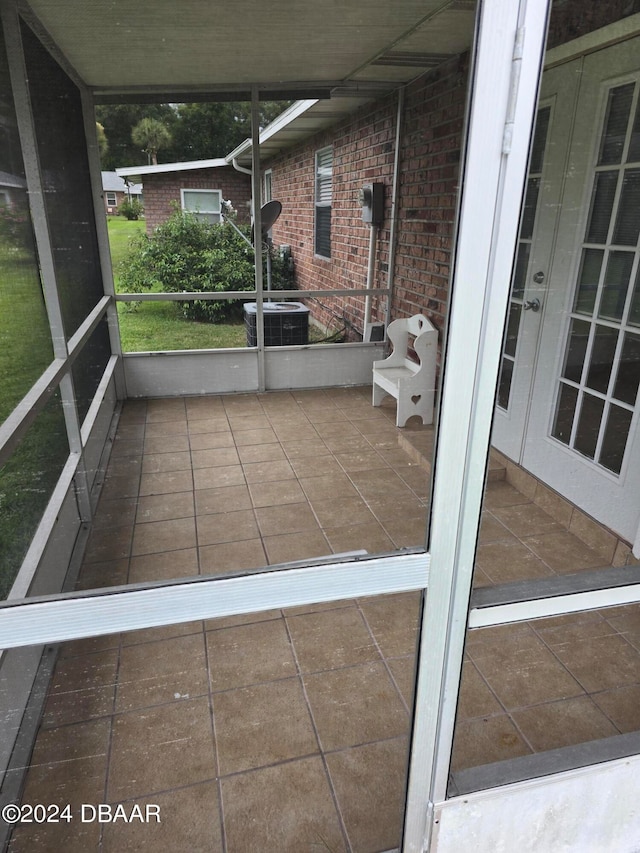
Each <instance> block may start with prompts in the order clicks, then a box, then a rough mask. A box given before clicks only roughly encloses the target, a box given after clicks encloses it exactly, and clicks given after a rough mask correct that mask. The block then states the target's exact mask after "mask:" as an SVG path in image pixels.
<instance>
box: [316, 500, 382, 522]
mask: <svg viewBox="0 0 640 853" xmlns="http://www.w3.org/2000/svg"><path fill="white" fill-rule="evenodd" d="M311 506H312V507H313V511H314V513H315V514H316V516H317V517H318V521H319V522H320V525H321V526H322V527H340V526H341V525H343V524H349V525H353V524H367V523H369V524H372V523H374V522H375V517H374V516H373V514H372V512H371V511H370V510H369V508H368V507H367V505H366V503H365V502H364V501H363V500H362V499H361V498H359V497H347V498H324V499H322V500H312V501H311Z"/></svg>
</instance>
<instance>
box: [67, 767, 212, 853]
mask: <svg viewBox="0 0 640 853" xmlns="http://www.w3.org/2000/svg"><path fill="white" fill-rule="evenodd" d="M149 804H151V805H157V806H158V808H159V810H160V823H156V822H155V820H154V819H153V818H152V819H151V820H150V821H149V822H148V823H137V822H133V823H130V824H125V823H124V822H123V821H117V822H114V823H109V824H105V826H104V831H103V837H102V846H101V848H100V849H101V853H134V851H144V850H165V851H167V853H172V851H174V850H175V851H193V852H194V853H196V851H207V853H223V849H224V848H223V846H222V831H221V818H220V808H219V804H218V786H217V784H216V783H215V782H202V783H200V784H197V785H189V786H188V787H187V788H181V789H179V790H177V791H168V792H166V793H163V794H153V796H151V797H145V798H141V799H137V798H136V799H134V800H129V801H128V802H127V803H126V804H125V809H126V813H127V814H130V813H131V809H132V807H133V806H134V805H138V806H139V807H140V809H141V811H142V813H143V814H144V813H145V809H146V807H147V805H149ZM65 849H66V848H65ZM87 849H89V848H87Z"/></svg>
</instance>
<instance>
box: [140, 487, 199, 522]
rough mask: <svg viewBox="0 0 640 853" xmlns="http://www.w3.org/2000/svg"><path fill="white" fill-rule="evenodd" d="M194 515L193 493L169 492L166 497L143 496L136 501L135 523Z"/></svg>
mask: <svg viewBox="0 0 640 853" xmlns="http://www.w3.org/2000/svg"><path fill="white" fill-rule="evenodd" d="M193 514H194V506H193V492H191V491H189V492H171V493H170V494H167V495H145V496H144V497H141V498H139V500H138V513H137V516H136V522H137V523H138V524H141V523H142V522H147V521H167V520H169V519H175V518H187V517H189V516H191V515H193Z"/></svg>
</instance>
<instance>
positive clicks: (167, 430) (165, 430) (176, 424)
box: [144, 419, 187, 439]
mask: <svg viewBox="0 0 640 853" xmlns="http://www.w3.org/2000/svg"><path fill="white" fill-rule="evenodd" d="M186 434H187V421H186V419H181V420H177V421H164V422H158V423H147V425H146V426H145V428H144V436H145V439H147V438H162V437H163V436H165V435H167V436H168V435H186Z"/></svg>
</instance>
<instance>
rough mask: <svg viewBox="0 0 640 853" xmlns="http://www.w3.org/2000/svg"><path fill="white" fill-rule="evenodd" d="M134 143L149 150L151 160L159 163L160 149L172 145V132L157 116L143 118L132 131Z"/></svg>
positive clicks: (154, 163)
mask: <svg viewBox="0 0 640 853" xmlns="http://www.w3.org/2000/svg"><path fill="white" fill-rule="evenodd" d="M131 139H132V140H133V143H134V145H139V146H140V147H141V148H142V150H143V151H146V152H147V157H148V158H149V162H150V163H153V165H154V166H157V165H158V150H159V149H160V148H166V147H167V146H168V145H171V134H170V133H169V131H168V130H167V128H166V127H165V125H164V124H162V122H161V121H158V120H157V119H155V118H143V119H141V120H140V121H139V122H138V124H137V125H136V126H135V127H134V128H133V130H132V131H131Z"/></svg>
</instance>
